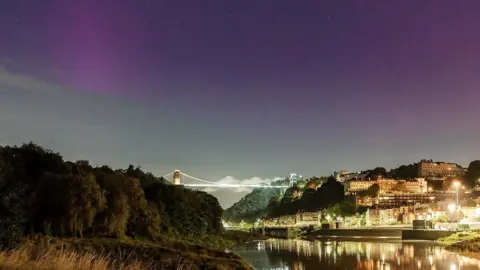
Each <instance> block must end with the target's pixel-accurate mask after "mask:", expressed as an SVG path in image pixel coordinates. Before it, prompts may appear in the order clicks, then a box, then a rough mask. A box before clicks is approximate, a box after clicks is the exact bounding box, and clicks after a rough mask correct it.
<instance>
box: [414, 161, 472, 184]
mask: <svg viewBox="0 0 480 270" xmlns="http://www.w3.org/2000/svg"><path fill="white" fill-rule="evenodd" d="M464 173H465V169H464V168H462V167H461V166H460V165H458V164H456V163H449V162H434V161H433V160H431V159H430V160H425V159H423V160H421V161H420V162H419V163H418V176H419V177H425V178H427V179H429V180H443V179H445V178H446V177H459V176H462V175H464Z"/></svg>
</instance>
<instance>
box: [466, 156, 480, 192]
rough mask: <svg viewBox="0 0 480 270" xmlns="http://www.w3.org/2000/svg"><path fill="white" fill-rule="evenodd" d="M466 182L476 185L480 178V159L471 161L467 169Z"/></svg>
mask: <svg viewBox="0 0 480 270" xmlns="http://www.w3.org/2000/svg"><path fill="white" fill-rule="evenodd" d="M465 178H466V180H467V181H466V184H467V185H468V186H469V187H474V186H475V185H476V184H477V183H478V181H479V179H480V160H475V161H472V162H470V164H469V165H468V169H467V175H466V177H465Z"/></svg>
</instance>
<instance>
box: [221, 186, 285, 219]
mask: <svg viewBox="0 0 480 270" xmlns="http://www.w3.org/2000/svg"><path fill="white" fill-rule="evenodd" d="M272 185H288V180H279V181H274V182H272ZM282 193H283V190H282V189H276V188H256V189H254V190H253V191H252V192H250V193H249V194H247V195H245V196H244V197H243V198H242V199H240V201H238V202H236V203H235V204H234V205H232V206H231V207H229V208H227V209H226V210H225V211H224V213H223V219H224V220H225V221H227V222H234V223H239V222H241V221H242V220H244V221H247V222H253V221H255V220H257V219H259V218H263V217H265V216H266V215H267V212H268V209H267V208H268V206H269V203H270V199H272V198H277V199H278V198H280V196H281V195H282Z"/></svg>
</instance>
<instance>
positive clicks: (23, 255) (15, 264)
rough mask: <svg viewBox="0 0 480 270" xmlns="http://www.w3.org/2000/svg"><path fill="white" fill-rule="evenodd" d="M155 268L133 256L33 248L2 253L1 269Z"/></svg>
mask: <svg viewBox="0 0 480 270" xmlns="http://www.w3.org/2000/svg"><path fill="white" fill-rule="evenodd" d="M155 268H156V267H155V264H154V263H153V262H143V261H138V260H136V259H134V258H133V256H132V257H130V256H127V257H126V258H113V259H112V258H111V257H110V256H108V255H95V254H91V253H77V252H73V251H65V250H56V249H53V248H52V249H47V250H37V249H35V248H32V247H25V248H22V249H17V250H11V251H3V252H0V269H52V270H56V269H58V270H60V269H62V270H63V269H65V270H74V269H75V270H76V269H78V270H90V269H92V270H104V269H105V270H106V269H122V270H137V269H138V270H140V269H155ZM157 269H158V268H157Z"/></svg>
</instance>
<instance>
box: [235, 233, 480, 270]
mask: <svg viewBox="0 0 480 270" xmlns="http://www.w3.org/2000/svg"><path fill="white" fill-rule="evenodd" d="M233 251H234V252H236V253H238V254H239V255H241V256H242V257H243V258H245V260H247V261H248V262H249V263H250V264H252V265H253V266H254V267H255V269H265V270H274V269H285V270H290V269H292V270H303V269H306V270H308V269H382V270H395V269H432V270H440V269H447V270H460V269H462V270H470V269H472V270H473V269H480V261H479V260H476V259H471V258H467V257H464V256H460V255H458V254H455V253H452V252H449V251H446V250H445V249H443V247H442V246H438V245H435V243H433V242H402V241H399V240H397V241H395V240H392V241H382V242H354V241H351V242H349V241H330V240H325V241H314V242H312V241H304V240H281V239H272V240H267V241H264V242H256V243H250V244H245V245H241V246H238V247H236V248H234V249H233Z"/></svg>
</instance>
